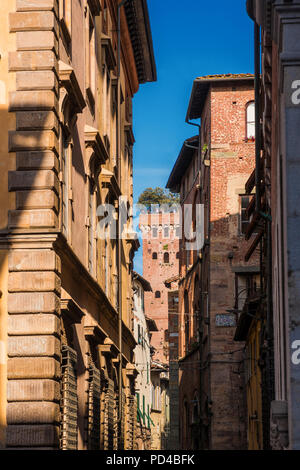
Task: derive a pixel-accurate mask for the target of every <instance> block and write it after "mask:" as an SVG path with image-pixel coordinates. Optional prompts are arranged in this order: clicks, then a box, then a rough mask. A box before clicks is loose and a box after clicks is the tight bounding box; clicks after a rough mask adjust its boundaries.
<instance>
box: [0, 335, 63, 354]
mask: <svg viewBox="0 0 300 470" xmlns="http://www.w3.org/2000/svg"><path fill="white" fill-rule="evenodd" d="M7 354H8V357H24V356H26V357H38V356H48V357H53V356H56V357H59V356H60V341H59V340H58V339H57V338H55V337H54V336H51V335H49V336H10V337H9V338H8V347H7Z"/></svg>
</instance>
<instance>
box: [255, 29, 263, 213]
mask: <svg viewBox="0 0 300 470" xmlns="http://www.w3.org/2000/svg"><path fill="white" fill-rule="evenodd" d="M254 55H255V57H254V63H255V80H254V87H255V187H256V212H257V213H260V212H261V200H260V198H261V196H260V194H261V191H260V152H261V135H260V134H261V129H260V27H259V25H258V24H257V23H254Z"/></svg>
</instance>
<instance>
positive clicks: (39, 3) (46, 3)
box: [16, 0, 58, 11]
mask: <svg viewBox="0 0 300 470" xmlns="http://www.w3.org/2000/svg"><path fill="white" fill-rule="evenodd" d="M57 6H58V2H57V0H16V7H17V11H35V10H55V11H56V10H57Z"/></svg>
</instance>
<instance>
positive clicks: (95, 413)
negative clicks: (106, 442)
mask: <svg viewBox="0 0 300 470" xmlns="http://www.w3.org/2000/svg"><path fill="white" fill-rule="evenodd" d="M100 394H101V380H100V371H99V369H97V367H96V366H95V365H94V364H93V363H91V364H90V367H89V389H88V447H89V450H99V449H100V412H101V409H100Z"/></svg>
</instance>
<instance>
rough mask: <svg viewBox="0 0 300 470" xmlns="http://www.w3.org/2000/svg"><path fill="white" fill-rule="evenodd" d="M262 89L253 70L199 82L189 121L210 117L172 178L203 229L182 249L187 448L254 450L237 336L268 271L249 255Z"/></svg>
mask: <svg viewBox="0 0 300 470" xmlns="http://www.w3.org/2000/svg"><path fill="white" fill-rule="evenodd" d="M253 88H254V77H253V75H247V74H245V75H243V74H241V75H225V76H223V75H213V76H207V77H200V78H198V79H196V80H195V81H194V85H193V90H192V94H191V98H190V102H189V106H188V111H187V117H186V121H187V122H188V123H189V122H190V121H191V120H195V119H199V118H200V119H201V127H200V126H199V135H198V136H196V137H193V138H191V139H188V140H187V141H186V142H185V143H184V145H183V148H182V150H181V152H180V155H179V157H178V159H177V161H176V163H175V166H174V168H173V170H172V173H171V175H170V178H169V181H168V184H167V187H168V188H170V189H172V190H173V191H177V192H179V193H180V196H181V203H182V206H183V207H184V205H187V204H190V205H192V208H193V212H192V221H191V223H190V224H191V231H193V232H195V229H196V228H197V223H196V221H197V213H198V214H199V215H198V220H199V221H200V224H199V229H198V230H200V232H201V230H202V234H203V239H202V241H200V245H201V246H200V247H199V246H197V245H196V246H195V248H193V249H192V250H191V251H190V252H188V250H187V249H186V246H187V245H186V242H187V241H188V237H186V236H185V238H184V237H182V240H181V243H182V244H181V247H180V271H179V273H180V277H179V312H180V317H179V356H180V360H179V383H180V416H181V420H182V421H181V426H180V429H181V446H182V448H188V449H192V448H197V447H198V448H200V449H214V450H216V449H225V450H226V449H227V450H229V449H243V448H246V447H247V444H246V423H245V414H246V409H245V395H244V393H245V388H244V382H243V371H244V355H243V347H242V346H241V347H238V345H237V343H234V333H235V326H236V322H237V320H238V316H239V313H240V310H239V305H240V304H241V302H242V300H243V297H244V300H245V297H246V292H247V289H248V285H250V284H251V282H252V283H255V278H256V276H257V273H258V272H259V266H258V264H259V263H258V257H257V254H256V255H255V256H254V257H253V259H252V262H251V265H249V264H248V265H247V263H246V262H245V260H244V253H245V251H246V248H247V243H246V241H245V237H244V233H245V231H246V230H247V224H248V221H247V219H246V217H245V211H244V209H245V206H246V203H247V202H248V199H249V196H248V197H247V196H246V195H245V183H246V181H247V179H248V178H249V175H250V174H251V172H252V170H253V168H254V164H255V162H254V154H255V152H254V149H255V134H254V118H253V117H254V104H253V102H254V90H253ZM197 204H201V205H202V209H199V208H198V207H197ZM185 230H186V229H185ZM185 233H187V232H185ZM192 238H193V237H191V240H192ZM200 239H201V237H200ZM190 384H193V387H191V386H190Z"/></svg>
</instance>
